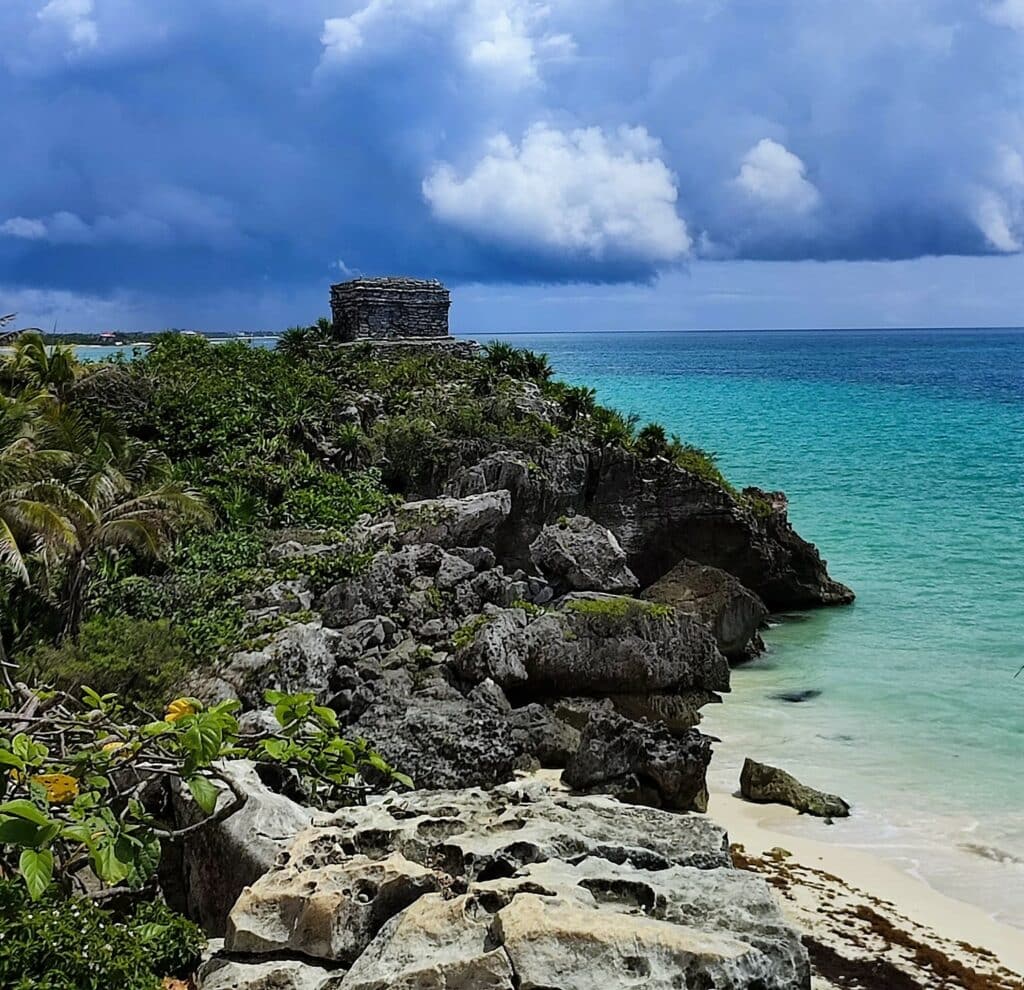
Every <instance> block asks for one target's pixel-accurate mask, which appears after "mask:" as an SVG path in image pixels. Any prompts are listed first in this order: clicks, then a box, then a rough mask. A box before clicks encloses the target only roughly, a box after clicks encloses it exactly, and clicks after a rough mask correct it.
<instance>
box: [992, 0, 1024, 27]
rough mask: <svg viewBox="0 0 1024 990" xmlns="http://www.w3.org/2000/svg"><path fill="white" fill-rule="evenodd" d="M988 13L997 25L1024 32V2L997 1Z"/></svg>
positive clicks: (1013, 0) (1016, 0)
mask: <svg viewBox="0 0 1024 990" xmlns="http://www.w3.org/2000/svg"><path fill="white" fill-rule="evenodd" d="M988 13H989V17H991V18H992V20H994V21H995V22H996V23H997V24H1005V25H1007V26H1008V27H1012V28H1016V29H1017V30H1018V31H1024V0H999V2H998V3H996V4H994V5H993V6H991V7H990V8H989V12H988Z"/></svg>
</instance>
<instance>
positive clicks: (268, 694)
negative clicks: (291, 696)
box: [263, 691, 287, 705]
mask: <svg viewBox="0 0 1024 990" xmlns="http://www.w3.org/2000/svg"><path fill="white" fill-rule="evenodd" d="M286 697H287V695H286V694H284V693H283V692H282V691H264V692H263V700H264V701H265V702H266V703H267V704H268V705H277V704H280V703H281V702H282V701H284V699H285V698H286Z"/></svg>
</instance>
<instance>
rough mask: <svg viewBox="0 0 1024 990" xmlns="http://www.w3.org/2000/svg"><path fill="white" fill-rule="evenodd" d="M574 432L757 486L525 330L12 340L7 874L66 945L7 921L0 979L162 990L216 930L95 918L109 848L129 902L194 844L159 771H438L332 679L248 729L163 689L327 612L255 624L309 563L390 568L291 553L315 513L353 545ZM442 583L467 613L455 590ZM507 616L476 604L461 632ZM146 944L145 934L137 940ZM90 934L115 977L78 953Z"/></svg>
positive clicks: (630, 604) (342, 785) (0, 381)
mask: <svg viewBox="0 0 1024 990" xmlns="http://www.w3.org/2000/svg"><path fill="white" fill-rule="evenodd" d="M567 434H571V435H572V436H573V437H578V438H580V439H582V440H584V441H585V442H588V443H591V444H595V445H598V446H605V447H609V448H621V449H624V450H627V451H631V452H635V453H636V454H637V455H639V456H642V457H649V458H665V459H667V460H669V461H671V462H672V463H674V464H676V465H678V466H680V467H683V468H685V469H686V470H688V471H690V472H692V473H693V474H695V475H697V476H699V477H701V478H703V479H705V480H707V481H709V482H711V483H714V484H717V485H720V486H722V487H723V488H725V489H726V490H727V491H730V492H732V489H731V488H729V486H728V484H727V483H726V481H725V479H724V478H723V477H722V475H721V473H720V472H719V471H718V469H717V467H716V465H715V463H714V458H713V456H712V455H710V454H707V453H706V452H704V451H701V450H699V449H697V448H694V447H691V446H689V445H686V444H684V443H683V442H682V441H680V440H679V438H677V437H669V436H667V434H666V431H665V430H664V428H663V427H661V426H659V425H658V424H647V425H646V426H643V427H642V428H640V425H639V421H638V419H637V418H636V417H627V416H624V415H622V414H620V413H618V412H616V411H615V410H612V409H608V408H606V407H603V406H601V405H599V404H598V403H597V400H596V395H595V393H594V391H593V390H592V389H589V388H585V387H580V386H570V385H566V384H564V383H560V382H557V381H554V380H553V378H552V368H551V365H550V363H549V362H548V359H547V358H546V356H544V355H541V354H534V353H532V352H530V351H524V350H520V349H517V348H514V347H511V346H509V345H507V344H492V345H490V346H489V347H488V348H487V349H486V350H485V351H484V353H483V354H482V355H481V356H480V357H478V358H465V357H458V356H455V355H454V354H452V353H450V352H447V351H445V350H443V349H438V350H436V351H414V352H407V351H401V350H392V351H382V350H374V349H373V348H371V347H369V346H367V347H361V346H355V347H343V348H342V347H336V346H332V345H331V344H330V328H329V326H328V325H327V324H326V321H321V322H320V323H319V324H318V325H317V326H316V327H310V328H293V329H292V330H290V331H288V332H287V333H286V334H285V335H284V337H283V338H282V341H281V346H280V348H279V349H278V350H277V351H273V352H272V351H266V350H260V349H256V348H252V347H250V346H248V345H247V344H245V343H242V342H228V343H224V344H220V345H216V346H214V345H213V344H211V343H210V342H209V341H208V340H206V339H204V338H200V337H193V336H186V335H177V334H170V335H165V336H161V337H159V338H157V339H156V340H155V342H154V344H153V346H152V347H151V348H150V349H149V350H148V351H146V353H145V354H141V355H139V356H138V358H137V359H136V360H133V361H127V360H124V359H123V358H119V359H117V360H112V361H109V362H106V363H100V364H95V365H82V364H79V363H78V362H77V361H76V360H75V359H74V355H73V353H72V352H71V350H70V349H69V348H67V347H63V346H57V347H50V346H47V342H46V341H45V340H44V338H42V337H41V336H39V335H37V334H31V333H30V334H25V335H23V336H22V337H21V338H19V339H18V340H17V342H16V344H15V346H14V347H13V348H12V350H11V352H10V354H9V356H4V357H0V877H4V878H11V877H17V878H18V881H19V883H18V885H17V886H12V884H11V883H9V882H6V881H3V882H0V900H3V899H4V898H7V900H6V901H4V906H5V913H4V922H3V923H0V924H5V925H6V924H7V922H8V916H14V917H15V918H16V919H18V918H20V919H22V922H20V923H23V924H24V926H25V930H26V931H29V932H33V933H34V935H33V938H34V939H35V940H36V942H37V943H38V946H40V947H42V948H40V952H43V951H44V949H45V952H46V953H49V954H48V955H40V954H33V953H34V952H35V948H33V947H32V946H30V945H28V944H27V943H23V941H19V939H18V938H17V937H15V935H13V934H11V935H10V936H8V931H10V932H14V931H17V930H18V929H17V928H0V934H2V935H3V936H4V937H3V939H2V940H0V983H3V985H8V984H9V983H10V982H11V981H10V979H7V978H8V975H9V974H16V975H14V976H12V977H11V978H12V979H14V980H21V981H22V982H21V983H17V982H14V983H13V984H11V985H13V986H16V987H20V986H25V987H26V988H27V987H28V986H40V987H44V988H53V990H65V988H67V987H70V986H76V987H78V986H82V987H91V986H96V987H99V986H113V985H117V986H125V987H127V988H128V990H135V988H136V987H138V988H144V987H152V986H154V981H155V980H156V979H157V977H158V976H161V975H166V974H167V973H170V972H174V971H176V970H177V969H179V968H181V967H184V966H186V965H187V964H188V963H189V962H190V961H191V958H192V956H193V955H194V946H193V943H192V941H190V938H191V936H190V934H189V930H188V929H187V927H186V926H183V924H182V923H181V922H180V921H178V920H176V919H174V917H173V916H172V915H170V914H167V915H166V916H165V915H160V916H159V917H157V916H156V915H153V916H148V915H146V916H144V915H137V914H132V913H128V914H125V913H124V911H123V910H121V911H120V913H117V914H115V913H111V912H108V911H107V910H106V909H105V908H100V907H92V908H90V909H89V911H91V912H92V913H91V914H89V915H88V918H85V914H84V913H83V912H85V911H86V909H85V908H82V907H81V902H80V901H79V900H77V899H76V898H77V897H78V895H80V894H81V893H82V892H83V891H82V890H81V889H80V884H79V881H78V880H77V879H76V878H77V877H78V876H79V874H80V873H81V870H82V868H83V867H84V866H85V865H88V866H89V867H90V868H91V869H92V871H93V872H94V873H95V874H96V876H97V877H98V878H99V880H100V881H101V883H102V884H103V885H104V888H105V891H104V892H102V893H104V894H105V892H106V891H109V890H116V891H121V892H127V894H128V895H129V897H130V898H133V897H138V896H148V897H152V896H153V895H154V890H155V879H154V878H155V874H156V869H157V866H158V863H159V859H160V855H161V851H162V845H163V843H164V842H165V841H168V840H170V839H173V838H174V837H175V836H174V833H173V828H172V826H171V825H170V824H168V822H166V821H164V820H162V819H161V817H160V813H161V810H162V805H161V804H160V802H158V801H157V802H154V803H153V806H152V807H150V806H149V805H147V804H144V802H143V801H142V799H141V795H142V790H143V789H142V788H141V781H142V775H143V771H142V769H141V768H142V767H143V766H144V767H145V770H144V773H145V774H146V775H147V776H150V775H152V776H155V778H157V779H158V781H159V780H162V781H163V782H164V783H168V782H171V781H174V782H177V783H180V784H181V785H182V786H185V787H187V788H188V790H189V791H190V792H191V794H192V796H193V798H194V799H195V801H196V803H197V805H198V806H199V808H200V810H201V811H202V812H203V813H204V814H206V815H210V816H219V815H221V814H222V813H226V811H225V810H224V809H225V808H226V809H227V810H233V809H234V808H235V807H237V802H238V801H240V800H241V798H240V796H239V795H238V794H236V793H234V792H232V785H231V782H230V781H229V780H228V779H227V778H226V777H225V775H224V774H223V773H222V771H221V770H220V768H219V760H220V759H221V758H223V757H225V756H232V757H238V756H241V757H246V758H249V759H252V760H254V761H255V762H256V763H257V764H260V765H262V766H263V768H264V769H265V770H267V771H268V772H271V774H272V775H273V773H277V774H278V775H279V776H280V777H281V778H282V779H283V778H287V779H288V781H289V787H291V788H293V789H294V790H295V791H296V793H297V796H299V797H300V798H302V799H303V800H306V801H308V802H309V803H311V804H313V805H315V806H319V807H323V808H332V807H337V806H339V805H341V804H344V803H347V802H351V801H353V800H360V799H362V797H363V795H364V794H365V791H366V789H367V788H370V787H376V786H378V785H380V786H388V785H391V784H393V783H395V782H398V783H401V784H404V785H408V786H411V784H412V782H411V781H409V780H408V779H407V778H404V777H402V775H401V774H399V773H396V772H395V771H394V770H393V769H392V768H390V767H389V766H387V764H386V763H385V762H384V761H383V760H382V759H381V758H380V757H379V756H378V755H377V754H376V753H375V752H374V751H373V750H372V749H370V747H369V745H368V744H367V743H366V742H364V741H361V740H360V741H356V742H351V741H348V740H345V739H343V738H341V737H340V736H339V733H338V724H337V720H336V718H335V716H334V713H333V712H332V711H331V710H329V709H327V708H325V707H323V706H320V705H318V704H317V700H316V698H314V696H313V695H312V694H300V695H283V694H275V693H273V692H271V693H268V694H267V695H266V700H267V703H268V704H269V705H270V706H271V707H272V708H273V709H274V712H275V714H276V717H277V721H278V726H277V728H276V729H274V730H267V731H262V732H259V733H255V734H249V735H244V734H242V733H240V732H239V729H238V723H237V721H236V715H237V706H236V705H235V704H233V703H223V704H220V705H215V706H213V707H211V708H203V706H202V705H201V704H200V703H199V702H198V701H196V700H195V699H190V698H184V697H182V698H177V700H175V701H174V702H172V704H171V705H170V706H168V707H167V708H166V709H165V708H164V703H165V702H166V700H167V699H168V698H172V697H174V696H175V694H178V693H180V685H181V684H183V683H184V682H186V681H187V678H188V677H189V675H190V673H191V672H192V671H194V670H196V669H204V668H207V667H209V666H210V665H212V664H213V663H215V662H216V661H217V660H218V658H220V657H222V656H223V655H225V654H228V653H231V652H235V651H238V650H240V649H247V648H252V647H253V646H254V645H255V644H257V643H258V642H260V641H261V638H263V637H266V636H268V635H270V634H271V633H273V632H275V631H276V630H278V629H280V628H281V627H282V626H283V625H284V624H285V623H288V622H292V621H302V620H303V619H304V618H308V617H309V616H308V614H303V613H292V614H291V615H290V616H287V617H282V616H279V615H274V616H270V617H268V618H266V619H263V620H260V621H253V620H251V619H249V618H247V608H248V607H249V606H250V605H251V602H250V601H249V600H250V598H251V597H252V596H253V595H254V594H256V593H258V592H260V591H262V590H263V589H265V588H266V587H267V586H268V585H269V584H270V583H272V582H274V581H277V580H281V579H288V578H294V577H297V576H298V575H299V574H300V573H301V574H302V575H304V576H306V577H307V578H308V580H309V584H310V587H311V588H312V590H313V591H314V592H315V593H322V592H324V591H326V590H327V589H328V588H330V587H332V586H333V585H334V584H336V583H338V582H339V581H342V580H344V579H345V578H347V577H351V576H352V575H355V574H358V573H360V572H361V571H362V570H363V569H365V568H366V567H367V565H368V564H369V562H370V560H371V557H370V555H369V554H364V553H358V552H355V551H346V550H344V549H339V550H338V551H337V552H331V553H327V554H324V555H322V556H317V555H311V556H308V557H304V558H303V559H302V561H301V564H297V563H295V562H289V561H284V562H279V561H276V560H274V559H272V558H271V556H270V554H269V549H270V547H271V546H273V545H274V544H275V543H277V542H280V541H281V539H282V538H290V536H291V535H293V534H294V531H302V532H306V531H312V537H313V539H312V541H311V542H316V543H325V544H339V545H342V546H343V545H344V539H345V533H346V530H347V529H348V528H349V527H350V526H351V525H352V524H353V523H354V522H355V520H357V519H358V518H359V517H360V516H362V515H364V514H370V515H373V514H377V513H380V512H382V511H385V510H388V509H390V508H393V507H394V506H395V505H396V503H397V502H398V501H399V500H400V498H401V496H402V495H404V494H408V493H410V492H421V493H422V492H429V491H433V490H436V489H437V487H438V484H439V482H441V481H442V480H443V479H444V478H445V477H446V476H447V475H448V474H450V472H451V470H452V467H453V466H454V465H461V464H467V463H472V462H473V459H474V458H475V457H479V456H483V455H485V454H487V453H489V452H491V451H493V450H497V449H507V450H519V451H522V452H523V453H524V455H525V457H526V458H527V462H528V464H529V467H530V470H531V471H538V470H540V468H539V467H538V462H543V457H542V456H541V455H542V453H543V451H544V448H546V447H549V446H550V445H551V444H553V443H554V442H555V441H557V440H558V439H559V438H560V437H563V436H565V435H567ZM761 501H762V502H763V501H764V500H763V499H762V500H761ZM749 504H750V507H751V510H752V511H753V512H754V513H755V514H763V513H764V507H763V506H762V505H761V504H760V503H759V502H758V501H757V499H751V500H750V503H749ZM419 521H420V522H422V521H423V520H419ZM432 591H433V593H432V594H431V595H430V596H429V597H428V603H429V604H430V606H431V607H433V608H435V609H436V610H437V611H438V613H439V614H442V613H443V612H444V609H445V606H446V596H441V595H440V594H438V593H437V592H436V590H434V589H432ZM516 604H517V605H518V606H519V607H522V608H525V609H526V610H527V611H528V612H529V613H530V615H531V616H534V615H539V614H542V613H543V612H544V611H545V610H544V609H541V608H537V607H536V606H530V605H529V604H528V603H525V602H520V603H516ZM567 607H568V609H569V610H570V611H572V612H575V613H578V614H581V615H591V616H604V617H611V618H613V619H618V620H627V619H630V620H631V619H633V618H636V617H648V618H664V617H666V616H668V615H670V614H671V610H670V609H668V608H667V607H666V606H661V605H655V604H652V603H647V602H640V601H637V600H634V599H628V598H625V599H612V600H608V601H605V600H598V601H593V600H580V601H576V602H572V603H571V604H570V605H569V606H567ZM488 621H489V618H488V617H487V616H477V617H475V618H473V619H471V620H470V621H468V622H467V623H466V624H465V625H464V626H462V628H460V629H459V630H457V631H456V633H455V634H454V636H453V637H452V642H453V646H454V647H455V648H456V649H459V648H464V647H466V646H467V645H469V644H470V643H471V642H472V641H473V639H474V638H475V637H476V635H477V634H478V633H479V631H480V629H482V628H483V627H484V626H485V625H486V624H487V622H488ZM572 635H573V634H572V632H571V630H567V631H566V636H567V638H572ZM428 655H432V653H431V651H429V650H425V651H424V652H423V659H426V658H427V657H428ZM19 681H27V682H28V683H29V684H30V685H32V686H31V687H25V686H24V685H23V684H19V683H18V682H19ZM86 685H91V687H88V688H87V687H85V686H86ZM162 710H163V711H164V714H163V717H160V715H159V714H158V713H160V712H161V711H162ZM26 712H30V713H38V714H31V715H26V714H25V713H26ZM225 788H226V789H227V790H228V791H229V792H231V796H230V797H229V800H228V802H227V805H226V806H225V805H224V802H223V801H222V802H221V805H222V808H221V809H220V810H218V809H217V807H216V801H217V797H218V794H219V793H221V792H222V791H223V789H225ZM145 790H146V791H147V793H149V791H148V788H147V789H145ZM26 898H31V899H34V904H30V903H29V902H28V901H26ZM118 900H120V898H118ZM111 903H114V901H111ZM160 910H162V909H158V908H153V911H160ZM76 911H77V912H78V914H76V913H75V912H76ZM44 914H46V917H45V918H44V917H43V915H44ZM69 917H70V918H74V919H76V920H77V919H79V918H80V917H81V918H85V920H83V921H82V922H81V925H82V926H84V927H85V928H86V929H87V930H86V931H85V932H83V938H82V940H81V945H80V946H78V945H76V946H75V947H72V946H71V945H70V944H69V943H67V942H65V941H64V938H65V928H66V927H67V926H68V919H69ZM50 919H52V921H51V920H50ZM18 923H19V922H12V924H18ZM114 924H116V925H122V926H124V927H122V928H118V929H117V933H118V934H117V938H116V939H114V938H113V937H111V938H110V939H108V940H107V941H106V942H104V943H103V944H104V945H107V944H109V945H110V946H111V950H110V954H109V955H108V956H104V955H103V952H105V951H106V950H102V951H101V950H100V948H99V947H98V946H97V947H96V951H95V954H94V951H93V936H94V935H95V937H96V939H99V937H100V934H101V933H103V934H107V933H108V932H109V930H110V928H111V926H112V925H114ZM129 935H130V936H131V939H130V941H131V945H132V946H134V948H130V947H129V946H128V945H127V944H125V945H122V943H121V941H120V940H122V939H123V940H125V942H127V941H128V940H129ZM78 948H81V949H82V950H83V959H82V960H78V958H77V957H75V961H72V962H69V963H67V965H65V964H64V963H63V962H62V961H61V959H60V955H61V953H65V952H66V953H71V952H75V951H77V950H78ZM85 950H87V951H88V953H89V955H90V957H92V958H94V959H96V960H97V962H96V971H95V973H93V972H92V971H91V970H90V971H89V972H88V973H86V972H85V970H84V969H83V970H80V969H76V966H78V962H79V961H82V963H83V965H84V951H85ZM4 967H7V968H6V969H5V968H4ZM118 967H120V968H118ZM90 980H92V981H93V982H89V981H90ZM26 981H29V982H26ZM62 981H63V982H62Z"/></svg>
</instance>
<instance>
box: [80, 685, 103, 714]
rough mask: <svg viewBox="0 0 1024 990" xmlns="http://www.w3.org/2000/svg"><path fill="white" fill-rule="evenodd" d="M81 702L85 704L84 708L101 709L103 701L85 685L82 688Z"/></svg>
mask: <svg viewBox="0 0 1024 990" xmlns="http://www.w3.org/2000/svg"><path fill="white" fill-rule="evenodd" d="M82 701H84V702H85V707H86V708H102V707H103V699H102V698H101V697H100V696H99V695H98V694H97V693H96V692H95V691H94V690H93V689H92V688H91V687H87V686H85V685H83V686H82Z"/></svg>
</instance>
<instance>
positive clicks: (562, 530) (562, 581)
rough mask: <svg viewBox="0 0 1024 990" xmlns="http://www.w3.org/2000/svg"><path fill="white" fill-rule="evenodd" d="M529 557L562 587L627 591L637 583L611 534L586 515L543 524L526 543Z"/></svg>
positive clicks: (616, 591)
mask: <svg viewBox="0 0 1024 990" xmlns="http://www.w3.org/2000/svg"><path fill="white" fill-rule="evenodd" d="M530 557H531V559H532V560H533V562H534V563H535V564H536V565H537V566H538V567H539V568H540V569H541V571H543V572H544V574H546V575H547V576H548V578H549V579H550V580H551V581H552V583H553V584H557V585H560V586H561V587H562V588H563V590H566V591H607V592H613V593H627V594H628V593H629V592H632V591H636V590H637V589H638V588H639V587H640V582H639V581H637V579H636V575H634V574H633V572H632V571H631V570H630V569H629V567H628V566H627V565H626V554H625V553H624V552H623V549H622V547H621V546H619V541H618V540H617V539H615V535H614V534H613V533H611V532H609V531H608V530H607V529H605V528H604V527H603V526H599V525H598V524H597V523H596V522H594V521H593V520H592V519H588V518H587V517H586V516H572V517H571V518H563V519H560V520H559V521H558V522H557V523H555V524H553V525H550V526H545V527H544V528H543V529H542V530H541V531H540V535H539V536H538V537H537V539H535V540H534V541H533V543H531V544H530Z"/></svg>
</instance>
